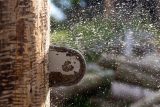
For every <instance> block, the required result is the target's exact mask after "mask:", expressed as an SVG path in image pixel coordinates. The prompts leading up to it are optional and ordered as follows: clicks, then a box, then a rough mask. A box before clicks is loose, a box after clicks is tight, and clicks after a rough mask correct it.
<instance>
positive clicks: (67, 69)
mask: <svg viewBox="0 0 160 107" xmlns="http://www.w3.org/2000/svg"><path fill="white" fill-rule="evenodd" d="M85 70H86V64H85V60H84V58H83V56H82V55H81V53H79V52H78V51H76V50H74V49H68V48H65V47H56V46H50V50H49V86H50V87H52V86H69V85H73V84H76V83H78V82H79V81H80V80H81V79H82V77H83V76H84V73H85Z"/></svg>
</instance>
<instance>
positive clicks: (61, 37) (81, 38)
mask: <svg viewBox="0 0 160 107" xmlns="http://www.w3.org/2000/svg"><path fill="white" fill-rule="evenodd" d="M121 28H122V27H121V25H120V24H117V23H116V22H113V21H112V20H109V19H98V18H97V19H93V20H92V21H88V22H87V21H85V22H79V23H77V24H76V25H75V26H73V27H71V28H70V29H67V30H66V29H64V30H62V29H61V30H56V31H55V32H54V33H53V34H52V42H53V43H56V44H58V45H60V46H66V45H67V46H70V47H73V48H76V49H78V50H80V51H81V52H82V53H85V54H86V59H87V60H88V61H95V60H97V58H98V57H99V55H100V53H102V52H104V51H105V50H106V46H107V43H108V41H109V40H110V39H112V38H113V37H114V36H115V35H116V34H117V33H119V32H122V29H121Z"/></svg>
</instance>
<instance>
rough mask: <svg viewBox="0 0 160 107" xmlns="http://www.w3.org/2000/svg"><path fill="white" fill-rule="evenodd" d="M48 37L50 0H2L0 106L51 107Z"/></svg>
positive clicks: (0, 20)
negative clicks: (48, 0) (49, 98)
mask: <svg viewBox="0 0 160 107" xmlns="http://www.w3.org/2000/svg"><path fill="white" fill-rule="evenodd" d="M48 39H49V15H48V2H47V0H1V1H0V107H49V105H50V104H48V105H47V104H46V102H47V101H46V99H47V97H46V96H47V92H49V88H48V82H47V80H48V77H47V63H46V62H47V52H48V47H49V40H48ZM48 96H49V95H48Z"/></svg>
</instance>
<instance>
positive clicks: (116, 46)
mask: <svg viewBox="0 0 160 107" xmlns="http://www.w3.org/2000/svg"><path fill="white" fill-rule="evenodd" d="M49 3H50V15H51V19H50V20H51V43H52V44H54V45H56V46H64V47H68V48H74V49H77V50H79V51H80V52H81V53H82V54H83V55H84V57H85V59H86V62H87V71H86V74H85V76H84V78H83V79H82V81H81V82H80V83H78V84H77V85H73V86H68V87H62V86H61V87H54V88H52V97H51V98H52V106H53V107H130V106H132V107H142V106H139V105H137V104H141V103H143V101H144V100H145V99H146V98H148V97H151V96H154V95H155V94H156V93H158V90H159V88H160V76H159V75H160V54H159V53H160V39H159V38H160V1H159V0H49ZM156 95H157V94H156ZM157 99H158V98H156V99H155V100H154V101H153V102H155V101H157ZM159 99H160V97H159ZM153 102H152V103H149V104H148V105H147V106H143V107H160V101H157V102H158V103H157V102H156V104H155V103H153Z"/></svg>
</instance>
